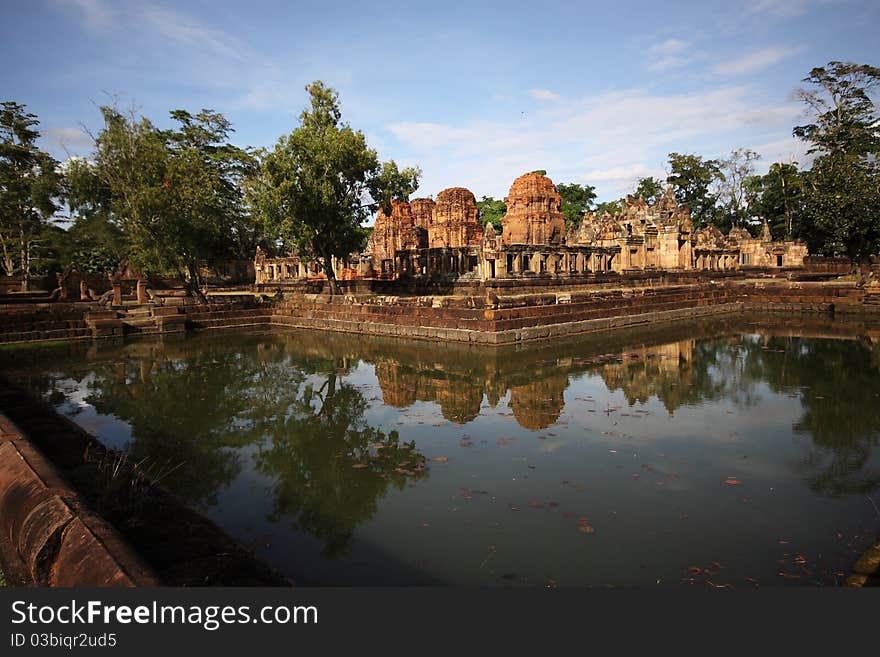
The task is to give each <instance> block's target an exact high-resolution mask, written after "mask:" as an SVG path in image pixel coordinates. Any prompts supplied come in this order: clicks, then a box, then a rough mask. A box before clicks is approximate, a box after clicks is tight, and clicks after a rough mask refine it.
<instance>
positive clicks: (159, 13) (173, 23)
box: [138, 3, 242, 59]
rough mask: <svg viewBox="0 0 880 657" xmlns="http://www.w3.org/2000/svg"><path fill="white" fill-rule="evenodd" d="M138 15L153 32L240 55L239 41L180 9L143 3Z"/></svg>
mask: <svg viewBox="0 0 880 657" xmlns="http://www.w3.org/2000/svg"><path fill="white" fill-rule="evenodd" d="M138 13H139V15H140V18H141V19H142V20H143V22H144V23H146V24H147V25H148V26H150V27H151V28H152V29H153V31H155V32H157V33H158V34H160V35H162V36H165V37H167V38H169V39H172V40H174V41H178V42H180V43H183V44H185V45H188V46H194V47H197V48H207V49H210V50H213V51H215V52H218V53H220V54H223V55H226V56H229V57H234V58H235V59H241V58H242V54H241V52H242V44H241V43H240V42H239V41H238V39H236V38H234V37H232V36H231V35H229V34H227V33H225V32H223V31H221V30H216V29H213V28H211V27H208V26H206V25H203V24H201V23H199V22H198V21H196V20H195V19H193V18H191V17H189V16H185V15H183V14H181V13H179V12H176V11H171V10H170V9H165V8H163V7H158V6H156V5H150V4H146V3H144V4H142V5H140V8H139V10H138Z"/></svg>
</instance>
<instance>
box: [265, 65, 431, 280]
mask: <svg viewBox="0 0 880 657" xmlns="http://www.w3.org/2000/svg"><path fill="white" fill-rule="evenodd" d="M306 91H307V92H308V93H309V107H308V108H307V109H305V110H303V112H302V113H301V114H300V125H299V127H298V128H296V129H295V130H294V131H293V132H291V133H290V134H289V135H285V136H282V137H281V138H280V139H279V140H278V143H277V144H276V145H275V148H274V149H273V150H272V151H270V152H268V153H265V155H264V157H263V158H262V166H261V168H260V173H259V175H258V176H256V177H255V178H254V179H253V180H252V183H251V185H250V189H249V198H250V202H251V204H252V206H253V208H254V210H255V212H256V214H257V215H258V216H259V217H261V219H262V220H263V222H264V224H265V226H266V228H267V232H269V233H270V234H272V235H274V236H276V237H278V238H280V239H282V240H283V241H284V242H285V243H286V244H289V245H291V246H293V247H294V248H295V249H296V251H297V252H298V254H299V255H300V256H301V257H305V258H309V259H315V260H317V261H318V263H319V264H320V265H321V267H322V268H323V269H324V272H325V273H326V275H327V280H328V282H329V287H330V293H331V294H334V293H336V292H337V290H338V287H337V284H336V274H335V272H334V270H333V260H332V259H333V258H334V257H336V258H345V257H347V256H348V255H349V254H351V253H352V252H355V251H359V250H360V249H362V248H363V246H364V243H365V231H364V229H363V227H362V225H361V224H363V222H364V221H365V220H366V219H367V217H369V215H370V214H371V213H372V212H374V211H376V209H377V208H378V207H379V206H380V205H381V206H382V207H384V208H385V209H389V208H390V202H391V200H392V199H401V200H406V199H407V198H408V197H409V195H410V194H411V193H412V192H413V191H415V189H416V188H417V187H418V180H419V176H420V175H421V171H420V170H419V169H418V168H406V169H402V170H401V169H399V168H398V167H397V164H395V163H394V161H390V162H386V163H384V164H382V163H380V162H379V159H378V156H377V154H376V151H375V150H374V149H372V148H369V147H368V146H367V142H366V139H365V137H364V135H363V133H362V132H361V131H359V130H357V131H356V130H352V128H351V127H350V126H349V125H348V124H347V123H344V122H342V113H341V111H340V109H339V96H338V94H337V92H336V91H334V90H333V89H332V88H330V87H327V86H325V85H324V83H323V82H321V81H315V82H313V83H311V84H310V85H308V86H307V87H306Z"/></svg>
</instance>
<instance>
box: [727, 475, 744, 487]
mask: <svg viewBox="0 0 880 657" xmlns="http://www.w3.org/2000/svg"><path fill="white" fill-rule="evenodd" d="M724 483H725V484H727V485H728V486H739V485H740V484H741V483H742V482H741V481H740V480H739V479H737V478H736V477H728V478H727V479H725V480H724Z"/></svg>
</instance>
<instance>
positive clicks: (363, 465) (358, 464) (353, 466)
mask: <svg viewBox="0 0 880 657" xmlns="http://www.w3.org/2000/svg"><path fill="white" fill-rule="evenodd" d="M351 467H352V468H354V469H355V470H359V469H360V468H366V467H367V464H366V463H355V464H354V465H352V466H351Z"/></svg>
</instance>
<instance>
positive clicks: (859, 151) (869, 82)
mask: <svg viewBox="0 0 880 657" xmlns="http://www.w3.org/2000/svg"><path fill="white" fill-rule="evenodd" d="M803 82H807V83H809V84H810V85H812V86H813V87H814V88H811V89H798V90H797V91H796V92H795V95H796V96H797V97H798V98H799V99H800V100H802V101H803V102H804V103H805V104H806V105H807V107H808V111H809V112H810V113H811V114H812V117H811V118H812V119H813V123H808V124H806V125H801V126H797V127H796V128H794V130H793V133H794V136H795V137H799V138H801V139H803V140H804V141H806V142H809V143H810V144H811V145H812V146H811V148H810V151H809V152H811V153H814V152H820V153H825V154H830V155H833V154H841V153H845V154H847V155H867V154H870V153H877V152H878V150H880V121H878V117H877V108H876V106H875V104H874V102H873V101H872V100H871V97H870V92H871V90H872V89H874V88H875V87H877V85H878V84H880V68H877V67H875V66H868V65H867V64H854V63H852V62H838V61H831V62H828V64H827V65H826V66H819V67H816V68H814V69H813V70H811V71H810V74H809V75H808V76H807V77H805V78H804V79H803Z"/></svg>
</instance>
